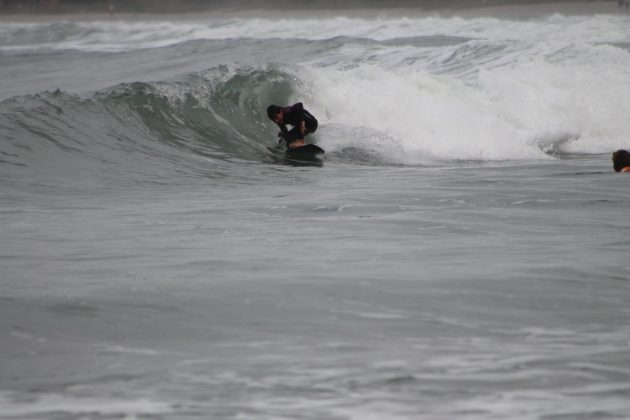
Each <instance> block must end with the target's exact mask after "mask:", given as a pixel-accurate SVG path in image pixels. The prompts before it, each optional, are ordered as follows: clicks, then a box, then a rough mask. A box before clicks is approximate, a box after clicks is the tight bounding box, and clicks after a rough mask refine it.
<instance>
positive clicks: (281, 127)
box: [278, 124, 289, 137]
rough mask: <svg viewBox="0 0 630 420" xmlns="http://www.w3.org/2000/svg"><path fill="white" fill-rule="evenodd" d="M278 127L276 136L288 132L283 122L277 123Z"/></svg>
mask: <svg viewBox="0 0 630 420" xmlns="http://www.w3.org/2000/svg"><path fill="white" fill-rule="evenodd" d="M278 127H279V128H280V132H279V133H278V137H284V136H285V135H286V134H287V133H288V132H289V130H287V126H286V125H284V124H278Z"/></svg>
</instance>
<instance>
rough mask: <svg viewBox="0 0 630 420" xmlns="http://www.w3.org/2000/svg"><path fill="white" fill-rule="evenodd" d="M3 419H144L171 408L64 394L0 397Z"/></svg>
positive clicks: (144, 401)
mask: <svg viewBox="0 0 630 420" xmlns="http://www.w3.org/2000/svg"><path fill="white" fill-rule="evenodd" d="M0 407H2V413H1V415H2V416H4V417H20V418H30V417H32V416H38V417H39V416H42V415H46V414H49V415H50V414H52V413H56V414H59V413H68V414H70V413H72V415H73V416H76V415H94V414H95V413H98V414H99V415H102V416H107V417H117V416H119V417H122V416H124V418H141V417H145V416H150V415H161V414H165V413H170V412H171V411H172V410H171V408H170V406H169V405H168V404H164V403H160V402H157V401H151V400H146V399H136V400H120V399H111V400H110V399H104V398H79V397H72V396H68V395H61V394H44V395H37V396H28V397H25V399H24V398H18V397H17V396H16V395H15V394H12V393H7V392H5V393H1V394H0Z"/></svg>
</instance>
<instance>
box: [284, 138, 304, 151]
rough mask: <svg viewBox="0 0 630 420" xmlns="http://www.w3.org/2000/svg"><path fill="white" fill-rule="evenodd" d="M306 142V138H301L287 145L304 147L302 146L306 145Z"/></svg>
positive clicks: (291, 147) (292, 147)
mask: <svg viewBox="0 0 630 420" xmlns="http://www.w3.org/2000/svg"><path fill="white" fill-rule="evenodd" d="M304 144H305V143H304V139H301V140H295V141H292V142H291V143H289V144H287V147H288V148H289V149H295V148H296V147H302V146H304Z"/></svg>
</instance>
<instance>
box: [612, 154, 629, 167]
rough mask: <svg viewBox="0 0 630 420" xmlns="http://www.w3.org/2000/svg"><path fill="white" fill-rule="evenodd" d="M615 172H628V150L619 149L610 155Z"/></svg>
mask: <svg viewBox="0 0 630 420" xmlns="http://www.w3.org/2000/svg"><path fill="white" fill-rule="evenodd" d="M612 161H613V168H615V172H630V152H628V151H627V150H623V149H619V150H617V151H616V152H614V153H613V155H612Z"/></svg>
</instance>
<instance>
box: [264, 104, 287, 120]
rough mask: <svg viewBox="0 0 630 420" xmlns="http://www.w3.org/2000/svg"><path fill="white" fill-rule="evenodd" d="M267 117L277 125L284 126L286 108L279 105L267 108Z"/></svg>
mask: <svg viewBox="0 0 630 420" xmlns="http://www.w3.org/2000/svg"><path fill="white" fill-rule="evenodd" d="M267 116H268V117H269V119H270V120H271V121H273V122H275V123H276V124H282V123H283V122H284V108H282V107H279V106H278V105H269V107H267Z"/></svg>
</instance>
